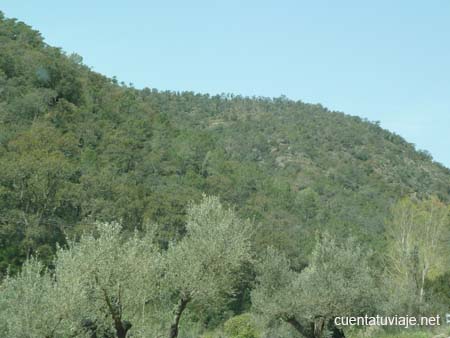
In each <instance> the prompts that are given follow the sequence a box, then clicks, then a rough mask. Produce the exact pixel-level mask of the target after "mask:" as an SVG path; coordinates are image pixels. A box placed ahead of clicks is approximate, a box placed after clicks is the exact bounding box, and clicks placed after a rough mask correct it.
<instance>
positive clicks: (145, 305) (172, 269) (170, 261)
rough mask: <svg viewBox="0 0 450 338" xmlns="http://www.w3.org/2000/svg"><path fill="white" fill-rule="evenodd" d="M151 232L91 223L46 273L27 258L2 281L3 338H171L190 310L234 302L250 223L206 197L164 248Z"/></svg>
mask: <svg viewBox="0 0 450 338" xmlns="http://www.w3.org/2000/svg"><path fill="white" fill-rule="evenodd" d="M153 229H156V228H150V227H149V228H148V229H147V231H145V232H138V231H136V232H135V233H134V234H133V233H132V234H129V233H128V234H127V233H123V231H122V227H121V226H120V225H119V224H117V223H98V224H97V225H96V228H95V231H92V232H90V233H85V234H84V235H82V236H81V238H79V239H78V240H76V241H75V240H68V241H67V243H68V244H67V246H65V247H61V248H59V249H58V250H57V253H56V257H55V259H54V264H53V265H54V268H53V270H52V272H49V271H47V270H45V269H44V268H43V265H42V264H41V263H40V262H39V261H38V260H36V259H31V260H29V261H27V263H26V264H25V265H24V266H23V268H22V271H21V272H20V273H19V274H18V275H17V276H15V277H9V276H8V277H7V278H6V279H5V281H3V282H2V283H1V284H0V336H2V337H11V338H36V337H43V338H67V337H71V338H75V337H82V338H94V337H96V338H111V337H117V338H126V337H131V336H133V337H135V338H144V337H150V336H158V337H161V336H165V335H167V334H168V335H169V337H171V338H172V337H176V336H177V334H178V327H179V323H180V319H181V316H182V314H183V312H184V310H185V309H186V307H187V306H188V305H190V304H192V306H191V308H192V312H193V313H195V312H198V313H200V312H204V311H207V310H208V309H212V308H216V309H217V308H220V306H221V305H224V304H226V303H227V301H228V300H230V299H232V296H233V295H234V292H235V288H236V284H237V281H238V280H239V279H240V276H241V271H243V265H244V264H245V263H248V262H250V261H251V250H250V249H251V248H250V236H251V227H250V224H249V223H248V222H245V221H241V220H240V219H239V218H237V217H236V215H235V213H234V212H233V211H232V210H230V209H226V208H224V207H223V206H222V205H221V204H220V202H219V200H218V199H217V198H215V197H204V199H203V201H202V202H201V203H200V204H199V205H191V206H190V207H189V210H188V217H187V225H186V234H185V236H184V238H183V239H181V240H180V241H178V242H176V243H175V242H174V243H172V244H171V245H170V247H169V248H168V250H166V251H161V250H160V248H159V247H158V246H157V245H156V244H155V243H157V240H156V237H155V236H154V232H153ZM173 311H174V317H173V319H172V318H170V317H171V315H172V313H173Z"/></svg>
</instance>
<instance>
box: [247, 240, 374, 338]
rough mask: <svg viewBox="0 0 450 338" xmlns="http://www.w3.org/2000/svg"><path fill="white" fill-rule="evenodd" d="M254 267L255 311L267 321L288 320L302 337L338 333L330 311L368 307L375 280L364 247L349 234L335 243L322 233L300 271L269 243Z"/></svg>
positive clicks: (353, 311) (351, 312) (361, 311)
mask: <svg viewBox="0 0 450 338" xmlns="http://www.w3.org/2000/svg"><path fill="white" fill-rule="evenodd" d="M257 272H258V276H257V286H256V288H255V289H254V291H253V292H252V304H253V307H254V309H255V311H256V312H257V313H259V314H261V315H262V316H263V317H265V318H266V319H267V320H268V321H269V322H270V321H273V320H282V321H284V322H286V323H289V324H290V325H292V327H293V328H294V329H295V330H296V331H298V332H299V333H300V334H301V335H302V336H304V337H307V338H310V337H311V338H319V337H324V336H333V337H343V336H344V334H343V331H342V330H340V329H338V328H337V327H335V326H334V324H333V319H334V318H335V317H337V316H350V315H358V314H364V313H370V312H371V311H373V304H372V302H373V300H374V293H375V283H374V280H373V278H372V276H371V271H370V269H369V264H368V258H367V253H365V252H364V251H363V250H362V249H361V248H360V246H359V245H358V244H357V243H356V242H355V241H354V240H353V239H349V240H346V241H344V242H342V243H339V242H337V241H336V240H335V239H334V238H332V237H331V236H329V235H327V234H325V235H323V236H322V237H321V238H320V240H319V241H318V243H317V245H316V247H315V249H314V250H313V252H312V255H311V259H310V262H309V265H308V266H307V267H306V268H305V269H304V270H302V271H301V272H296V271H293V270H292V269H291V268H290V262H289V260H288V259H287V258H286V257H284V256H283V255H282V254H280V253H278V252H276V251H275V250H273V249H269V250H268V251H267V253H266V256H265V257H264V258H263V259H262V260H261V262H260V263H259V264H258V268H257Z"/></svg>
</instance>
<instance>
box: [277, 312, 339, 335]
mask: <svg viewBox="0 0 450 338" xmlns="http://www.w3.org/2000/svg"><path fill="white" fill-rule="evenodd" d="M286 322H287V323H289V324H291V325H292V326H293V327H294V329H295V330H297V332H298V333H300V334H301V335H302V336H303V337H305V338H322V335H323V331H324V328H325V324H327V328H328V330H329V331H330V332H331V336H329V337H327V338H345V334H344V331H342V330H341V329H339V328H337V327H336V326H335V325H334V323H333V322H332V321H328V323H327V321H326V320H325V319H324V318H317V319H316V320H315V321H314V322H310V323H309V327H307V326H305V325H303V324H302V323H300V322H299V321H298V320H297V319H296V318H295V317H290V318H288V319H286Z"/></svg>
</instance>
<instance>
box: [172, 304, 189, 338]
mask: <svg viewBox="0 0 450 338" xmlns="http://www.w3.org/2000/svg"><path fill="white" fill-rule="evenodd" d="M189 301H190V298H189V297H186V298H181V299H180V301H179V302H178V305H177V308H176V309H175V311H174V318H173V322H172V325H170V331H169V338H176V337H178V325H179V324H180V319H181V315H182V314H183V311H184V310H185V309H186V305H187V304H188V303H189Z"/></svg>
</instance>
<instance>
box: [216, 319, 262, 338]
mask: <svg viewBox="0 0 450 338" xmlns="http://www.w3.org/2000/svg"><path fill="white" fill-rule="evenodd" d="M224 331H225V333H226V334H227V335H228V337H229V338H259V337H260V334H259V333H258V329H257V327H256V325H255V322H254V319H253V317H252V315H251V314H249V313H244V314H241V315H239V316H235V317H232V318H230V319H228V320H227V321H226V322H225V324H224Z"/></svg>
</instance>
